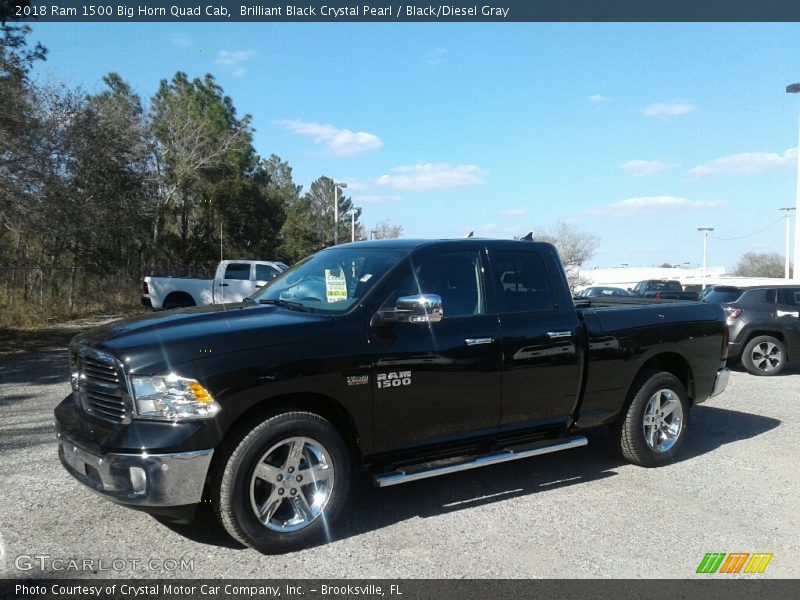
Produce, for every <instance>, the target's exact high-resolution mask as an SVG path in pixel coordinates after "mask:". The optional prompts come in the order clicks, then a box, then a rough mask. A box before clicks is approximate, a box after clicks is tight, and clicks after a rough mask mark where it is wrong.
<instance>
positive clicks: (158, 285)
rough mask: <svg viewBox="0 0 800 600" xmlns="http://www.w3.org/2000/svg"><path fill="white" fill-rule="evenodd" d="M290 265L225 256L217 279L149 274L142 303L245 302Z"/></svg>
mask: <svg viewBox="0 0 800 600" xmlns="http://www.w3.org/2000/svg"><path fill="white" fill-rule="evenodd" d="M288 268H289V266H288V265H286V264H285V263H282V262H275V261H263V260H223V261H221V262H220V263H219V265H218V266H217V272H216V275H215V276H214V279H185V278H180V277H145V278H144V283H143V284H142V304H144V305H145V306H148V307H150V308H152V309H153V310H162V309H164V310H166V309H170V308H181V307H187V306H203V305H205V304H223V303H225V302H241V301H242V300H244V299H245V298H246V297H247V296H249V295H250V294H252V293H253V292H254V291H256V288H260V287H262V286H263V285H264V284H265V283H267V282H269V281H271V280H272V279H274V278H275V277H276V276H277V275H278V274H279V273H281V272H283V271H285V270H286V269H288Z"/></svg>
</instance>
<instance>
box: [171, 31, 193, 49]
mask: <svg viewBox="0 0 800 600" xmlns="http://www.w3.org/2000/svg"><path fill="white" fill-rule="evenodd" d="M169 41H170V43H171V44H172V45H173V46H177V47H178V48H188V47H190V46H191V45H192V38H191V37H189V36H188V35H184V34H182V33H173V34H171V35H170V36H169Z"/></svg>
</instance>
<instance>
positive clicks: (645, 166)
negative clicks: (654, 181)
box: [619, 160, 676, 177]
mask: <svg viewBox="0 0 800 600" xmlns="http://www.w3.org/2000/svg"><path fill="white" fill-rule="evenodd" d="M675 167H676V165H668V164H665V163H662V162H658V161H657V160H629V161H628V162H626V163H623V164H621V165H620V166H619V168H620V169H622V170H623V171H625V172H626V173H628V174H630V175H633V176H634V177H646V176H648V175H655V174H656V173H662V172H663V171H669V170H670V169H674V168H675Z"/></svg>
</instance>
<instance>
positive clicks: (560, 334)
mask: <svg viewBox="0 0 800 600" xmlns="http://www.w3.org/2000/svg"><path fill="white" fill-rule="evenodd" d="M547 337H549V338H550V339H553V340H555V339H558V338H566V337H572V332H571V331H548V332H547Z"/></svg>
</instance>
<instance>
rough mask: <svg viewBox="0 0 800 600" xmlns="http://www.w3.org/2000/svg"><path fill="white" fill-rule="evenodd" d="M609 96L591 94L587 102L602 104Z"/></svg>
mask: <svg viewBox="0 0 800 600" xmlns="http://www.w3.org/2000/svg"><path fill="white" fill-rule="evenodd" d="M610 99H611V98H609V97H608V96H603V95H602V94H592V95H591V96H589V102H593V103H594V104H602V103H603V102H608V101H609V100H610Z"/></svg>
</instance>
